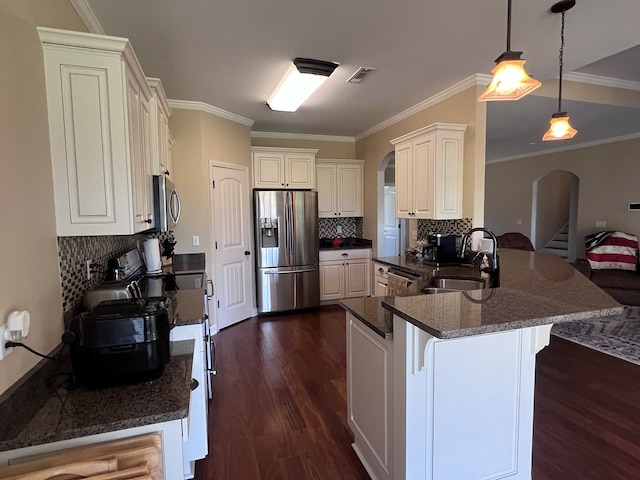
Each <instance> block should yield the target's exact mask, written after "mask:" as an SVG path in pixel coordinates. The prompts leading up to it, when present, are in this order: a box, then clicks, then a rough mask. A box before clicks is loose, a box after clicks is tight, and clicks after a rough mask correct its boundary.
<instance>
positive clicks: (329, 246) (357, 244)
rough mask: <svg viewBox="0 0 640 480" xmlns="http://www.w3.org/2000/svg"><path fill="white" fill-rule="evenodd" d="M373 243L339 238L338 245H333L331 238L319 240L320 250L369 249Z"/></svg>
mask: <svg viewBox="0 0 640 480" xmlns="http://www.w3.org/2000/svg"><path fill="white" fill-rule="evenodd" d="M372 245H373V242H372V241H371V240H369V239H366V238H358V237H344V238H339V243H338V245H334V239H333V238H321V239H320V250H349V249H356V248H371V246H372Z"/></svg>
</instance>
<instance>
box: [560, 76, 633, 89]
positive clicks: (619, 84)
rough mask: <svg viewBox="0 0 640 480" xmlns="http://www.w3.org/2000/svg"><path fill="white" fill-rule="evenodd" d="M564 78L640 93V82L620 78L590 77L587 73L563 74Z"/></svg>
mask: <svg viewBox="0 0 640 480" xmlns="http://www.w3.org/2000/svg"><path fill="white" fill-rule="evenodd" d="M562 78H563V79H564V80H568V81H570V82H579V83H588V84H590V85H600V86H601V87H610V88H622V89H624V90H636V91H640V82H633V81H631V80H621V79H619V78H610V77H601V76H599V75H589V74H587V73H577V72H573V73H566V74H563V76H562Z"/></svg>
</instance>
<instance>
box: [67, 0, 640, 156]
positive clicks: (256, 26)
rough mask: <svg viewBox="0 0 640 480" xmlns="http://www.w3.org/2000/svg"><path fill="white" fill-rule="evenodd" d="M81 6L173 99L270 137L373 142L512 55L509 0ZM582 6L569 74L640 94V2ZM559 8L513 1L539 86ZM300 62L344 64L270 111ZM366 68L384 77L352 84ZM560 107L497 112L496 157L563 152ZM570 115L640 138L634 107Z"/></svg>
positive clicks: (553, 69) (491, 131)
mask: <svg viewBox="0 0 640 480" xmlns="http://www.w3.org/2000/svg"><path fill="white" fill-rule="evenodd" d="M72 1H73V2H74V3H75V4H83V3H84V2H86V4H88V6H89V7H90V8H91V10H92V11H93V13H94V14H95V17H96V19H97V20H98V22H99V24H100V25H101V27H102V29H103V31H104V33H106V34H108V35H116V36H123V37H128V38H129V39H130V40H131V43H132V45H133V48H134V50H135V52H136V54H137V56H138V59H139V61H140V63H141V65H142V68H143V69H144V71H145V73H146V74H147V75H148V76H152V77H159V78H161V79H162V83H163V85H164V87H165V90H166V92H167V96H168V97H169V98H171V99H175V100H184V101H197V102H204V103H206V104H209V105H211V106H214V107H217V108H219V109H222V110H225V111H228V112H231V113H233V114H236V115H239V116H242V117H245V118H247V119H251V120H253V121H255V123H254V124H253V126H252V130H253V131H259V132H281V133H284V132H286V133H293V134H315V135H331V136H346V137H360V136H363V135H366V134H367V133H369V132H371V131H374V130H375V128H376V126H377V125H379V124H380V123H382V122H385V121H387V120H389V119H390V118H392V117H394V116H396V115H399V114H402V112H404V111H406V110H407V109H410V108H411V107H413V106H415V105H417V104H420V103H421V102H423V101H425V100H427V99H429V98H430V97H433V96H434V95H437V94H439V93H440V92H442V91H443V90H446V89H447V88H449V87H451V86H452V85H455V84H457V83H459V82H462V81H465V80H466V79H469V78H470V77H472V76H473V75H475V74H477V73H481V74H490V70H491V68H492V67H493V65H494V63H493V60H494V59H495V58H496V57H497V56H498V55H499V54H500V53H502V52H503V51H504V50H505V46H506V3H507V2H506V1H504V0H483V1H482V2H478V1H475V0H461V1H458V2H434V1H426V0H423V1H418V0H396V1H395V2H382V1H375V0H374V1H372V0H351V1H349V2H345V1H344V0H322V1H315V2H312V1H300V0H271V1H269V2H264V1H256V0H233V1H231V0H230V1H223V0H217V1H213V0H189V1H187V2H177V1H175V0H135V1H131V0H72ZM577 2H578V3H577V5H576V7H575V8H573V9H572V10H570V11H569V12H568V13H567V15H566V20H567V21H566V30H565V33H566V47H565V62H564V65H565V66H564V69H565V72H570V71H577V72H580V73H583V74H584V73H586V74H589V75H598V76H605V77H610V78H617V79H622V80H626V81H628V82H638V83H637V84H638V86H640V46H639V45H640V29H639V28H638V21H637V19H638V18H640V2H638V0H610V1H609V2H602V0H577ZM553 3H554V2H553V1H550V2H539V1H538V2H531V1H529V2H527V1H525V0H514V2H513V15H512V38H511V45H512V49H513V50H523V51H524V54H523V57H524V58H525V59H526V61H527V64H526V68H527V70H528V72H529V73H530V74H532V75H534V76H535V77H536V78H538V79H539V80H541V81H542V82H545V81H547V80H549V79H552V78H553V77H555V76H557V73H558V48H559V38H560V21H561V16H560V15H557V14H552V13H550V11H549V8H550V6H551V5H552V4H553ZM632 47H635V48H632ZM623 51H624V52H623ZM618 52H623V53H621V54H620V55H617V56H613V57H612V55H614V54H617V53H618ZM295 57H308V58H316V59H320V60H328V61H333V62H337V63H339V64H340V66H339V67H338V69H337V70H336V71H335V72H334V74H333V75H332V76H331V77H330V78H329V79H328V81H327V82H325V84H324V85H323V86H322V87H321V88H320V89H319V90H318V91H317V92H316V93H315V94H314V95H313V96H312V97H311V98H310V99H309V100H308V101H307V102H306V103H305V104H304V105H303V106H302V107H301V108H300V109H299V110H298V111H297V112H295V113H284V112H274V111H271V110H269V108H268V107H267V106H266V105H265V101H266V99H267V98H268V97H269V95H270V94H271V92H272V91H273V89H274V88H275V87H276V85H277V84H278V82H279V81H280V79H281V78H282V76H283V75H284V73H285V72H286V70H287V68H288V66H289V65H290V62H291V60H292V59H293V58H295ZM362 66H365V67H373V68H376V71H375V72H373V73H372V74H371V75H370V76H369V77H368V78H367V79H366V80H365V82H363V83H361V84H359V85H354V84H347V83H346V80H347V79H348V78H349V77H350V76H351V75H352V74H353V73H354V72H355V71H356V70H357V69H358V68H359V67H362ZM632 86H635V83H633V84H632ZM556 110H557V99H554V98H549V97H539V96H531V95H530V96H528V97H525V98H524V99H522V100H520V101H518V102H490V103H489V104H488V107H487V112H488V125H487V137H488V139H489V140H488V142H487V159H488V160H491V159H499V158H503V157H509V156H513V155H518V154H521V153H524V152H528V151H530V150H527V149H533V151H538V150H539V149H541V148H551V147H547V146H546V145H548V144H549V143H551V144H554V145H553V147H554V148H557V143H558V142H546V143H545V144H542V142H539V141H538V140H539V138H540V137H541V136H542V133H544V130H546V126H547V125H548V120H549V117H550V115H551V114H552V113H553V112H555V111H556ZM563 110H567V111H568V112H569V115H570V116H571V117H572V121H574V125H575V126H576V128H578V130H579V135H578V136H576V138H574V139H573V140H572V141H571V142H574V143H576V142H577V143H584V142H586V141H592V140H598V139H600V138H599V137H601V136H602V135H603V134H604V133H603V131H602V130H601V129H599V127H598V125H599V124H602V125H605V126H606V127H607V128H606V135H610V136H619V135H627V134H630V133H635V132H640V122H639V121H638V118H640V111H639V110H637V109H635V108H629V107H614V106H608V105H606V104H593V103H587V102H579V101H563ZM523 112H526V114H523ZM515 119H517V121H515ZM611 119H616V120H615V121H611ZM532 144H533V145H532Z"/></svg>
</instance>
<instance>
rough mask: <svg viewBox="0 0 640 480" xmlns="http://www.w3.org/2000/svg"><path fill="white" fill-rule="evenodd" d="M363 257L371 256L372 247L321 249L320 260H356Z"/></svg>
mask: <svg viewBox="0 0 640 480" xmlns="http://www.w3.org/2000/svg"><path fill="white" fill-rule="evenodd" d="M361 258H371V249H370V248H357V249H352V250H351V249H349V250H320V261H321V262H325V261H331V260H346V259H350V260H355V259H361Z"/></svg>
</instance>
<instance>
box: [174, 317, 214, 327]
mask: <svg viewBox="0 0 640 480" xmlns="http://www.w3.org/2000/svg"><path fill="white" fill-rule="evenodd" d="M206 321H207V318H206V317H203V318H186V319H184V320H183V319H180V318H179V319H177V320H176V323H175V325H174V327H184V326H185V325H200V324H202V323H204V322H206Z"/></svg>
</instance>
